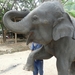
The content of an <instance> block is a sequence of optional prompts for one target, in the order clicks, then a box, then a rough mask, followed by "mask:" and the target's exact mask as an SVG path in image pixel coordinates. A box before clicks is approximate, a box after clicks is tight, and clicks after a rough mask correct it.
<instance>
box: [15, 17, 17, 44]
mask: <svg viewBox="0 0 75 75" xmlns="http://www.w3.org/2000/svg"><path fill="white" fill-rule="evenodd" d="M14 21H15V22H16V19H15V18H14ZM16 43H17V33H15V44H16Z"/></svg>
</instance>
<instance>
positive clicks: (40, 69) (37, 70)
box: [30, 42, 43, 75]
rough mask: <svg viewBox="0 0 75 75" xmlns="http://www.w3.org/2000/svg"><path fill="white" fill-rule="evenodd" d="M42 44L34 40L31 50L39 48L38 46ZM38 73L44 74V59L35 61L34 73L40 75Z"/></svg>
mask: <svg viewBox="0 0 75 75" xmlns="http://www.w3.org/2000/svg"><path fill="white" fill-rule="evenodd" d="M41 46H42V45H41V44H38V43H34V42H32V44H31V47H30V48H31V50H32V51H34V50H37V49H38V48H40V47H41ZM38 73H39V74H40V75H43V60H35V61H34V70H33V75H38Z"/></svg>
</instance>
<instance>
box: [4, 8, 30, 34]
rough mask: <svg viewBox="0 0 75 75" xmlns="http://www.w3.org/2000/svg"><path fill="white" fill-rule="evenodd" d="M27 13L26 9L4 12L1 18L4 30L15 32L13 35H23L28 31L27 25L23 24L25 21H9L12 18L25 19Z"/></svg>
mask: <svg viewBox="0 0 75 75" xmlns="http://www.w3.org/2000/svg"><path fill="white" fill-rule="evenodd" d="M28 13H29V10H28V9H25V10H24V11H14V10H10V11H8V12H6V13H5V14H4V16H3V23H4V26H5V27H6V28H8V29H9V30H11V31H13V32H15V33H21V34H25V33H27V32H28V31H29V28H28V26H27V24H26V23H25V19H22V20H21V21H19V22H13V21H12V20H11V18H12V17H21V18H23V17H25V16H26V15H27V14H28Z"/></svg>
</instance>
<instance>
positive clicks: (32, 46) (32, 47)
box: [30, 43, 34, 51]
mask: <svg viewBox="0 0 75 75" xmlns="http://www.w3.org/2000/svg"><path fill="white" fill-rule="evenodd" d="M30 49H31V50H32V51H33V50H34V43H32V45H31V47H30Z"/></svg>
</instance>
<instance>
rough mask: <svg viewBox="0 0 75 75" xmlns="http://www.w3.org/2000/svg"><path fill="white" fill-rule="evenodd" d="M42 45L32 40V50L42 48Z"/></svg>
mask: <svg viewBox="0 0 75 75" xmlns="http://www.w3.org/2000/svg"><path fill="white" fill-rule="evenodd" d="M41 46H42V45H41V44H38V43H34V42H32V46H31V50H32V51H34V50H36V49H38V48H40V47H41Z"/></svg>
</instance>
